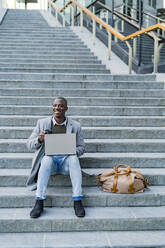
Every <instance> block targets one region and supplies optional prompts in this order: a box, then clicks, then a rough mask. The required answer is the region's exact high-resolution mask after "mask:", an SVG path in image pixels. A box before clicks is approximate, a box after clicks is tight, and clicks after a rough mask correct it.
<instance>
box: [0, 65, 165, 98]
mask: <svg viewBox="0 0 165 248" xmlns="http://www.w3.org/2000/svg"><path fill="white" fill-rule="evenodd" d="M75 61H76V60H75ZM2 77H3V76H2ZM45 85H46V89H45ZM163 85H164V83H161V82H160V83H159V84H158V83H143V84H142V83H141V82H135V83H129V82H120V81H116V82H115V81H113V80H112V81H110V82H108V80H106V79H104V80H102V81H101V79H98V80H97V81H96V80H95V79H93V78H91V79H86V78H84V79H83V78H80V80H78V79H76V78H75V79H72V78H70V79H69V78H68V80H67V79H65V80H61V79H56V78H55V79H54V80H49V81H47V80H12V79H8V80H7V79H6V80H5V79H4V80H3V79H0V92H1V91H2V92H3V93H5V91H6V93H7V94H9V95H12V93H11V92H13V94H15V95H17V94H16V92H18V95H19V94H20V93H19V92H20V91H21V92H22V94H24V92H30V95H32V93H33V94H35V93H36V91H37V93H38V94H39V95H40V94H44V96H51V92H53V94H54V93H55V92H56V91H55V90H59V91H60V90H64V91H66V90H70V92H71V90H72V91H73V92H75V91H76V92H78V90H84V92H83V96H84V94H85V92H87V89H88V91H89V92H90V95H91V94H92V92H95V91H96V90H97V89H99V91H98V92H100V93H99V94H98V92H96V94H97V95H96V96H100V97H101V96H107V95H106V92H108V96H112V97H113V96H114V97H117V96H118V97H124V96H134V97H140V96H142V97H152V98H153V97H163V96H165V91H164V90H163ZM68 92H69V91H68ZM59 93H60V92H59ZM63 94H65V92H64V93H63ZM63 94H62V95H63ZM28 95H29V93H28ZM55 95H56V94H55ZM36 96H38V95H36ZM75 96H76V95H75Z"/></svg>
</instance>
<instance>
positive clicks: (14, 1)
mask: <svg viewBox="0 0 165 248" xmlns="http://www.w3.org/2000/svg"><path fill="white" fill-rule="evenodd" d="M14 9H16V0H14Z"/></svg>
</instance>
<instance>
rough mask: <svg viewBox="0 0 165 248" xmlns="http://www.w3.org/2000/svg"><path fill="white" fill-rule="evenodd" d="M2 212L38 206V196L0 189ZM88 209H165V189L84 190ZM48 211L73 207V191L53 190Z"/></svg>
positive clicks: (49, 191)
mask: <svg viewBox="0 0 165 248" xmlns="http://www.w3.org/2000/svg"><path fill="white" fill-rule="evenodd" d="M0 190H1V196H0V208H30V207H33V206H34V203H35V193H34V192H32V191H28V190H27V188H25V187H0ZM83 196H84V197H83V205H84V207H138V206H145V207H146V206H150V207H151V206H163V205H164V203H165V186H150V187H149V188H147V189H145V191H144V193H137V194H113V193H107V192H103V191H102V189H101V187H100V188H98V187H84V188H83ZM44 206H45V207H73V200H72V188H71V187H54V188H53V187H49V188H48V190H47V199H46V201H45V202H44Z"/></svg>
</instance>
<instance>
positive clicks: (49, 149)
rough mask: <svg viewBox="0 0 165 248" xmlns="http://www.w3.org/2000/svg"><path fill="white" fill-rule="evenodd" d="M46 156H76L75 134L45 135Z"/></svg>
mask: <svg viewBox="0 0 165 248" xmlns="http://www.w3.org/2000/svg"><path fill="white" fill-rule="evenodd" d="M45 154H46V155H65V154H66V155H69V154H73V155H74V154H76V134H75V133H69V134H66V133H64V134H46V135H45Z"/></svg>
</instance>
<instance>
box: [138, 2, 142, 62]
mask: <svg viewBox="0 0 165 248" xmlns="http://www.w3.org/2000/svg"><path fill="white" fill-rule="evenodd" d="M141 28H142V1H141V0H139V30H141ZM141 59H142V37H141V35H140V36H139V59H138V66H140V65H141Z"/></svg>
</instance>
